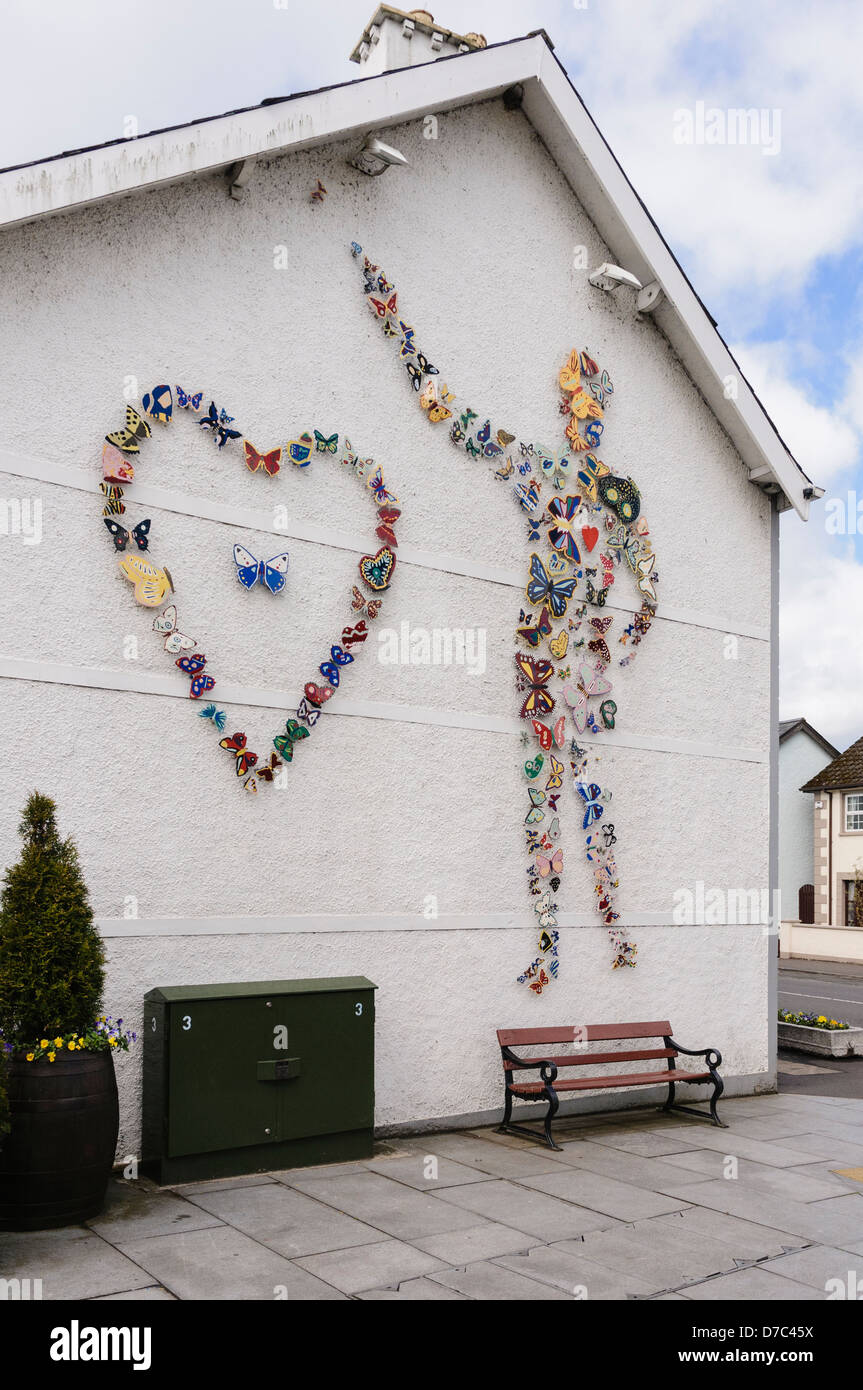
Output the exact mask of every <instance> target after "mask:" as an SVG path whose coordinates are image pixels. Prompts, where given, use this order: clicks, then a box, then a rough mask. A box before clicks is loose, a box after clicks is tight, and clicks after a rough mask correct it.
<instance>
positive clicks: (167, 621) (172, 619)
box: [153, 603, 195, 656]
mask: <svg viewBox="0 0 863 1390" xmlns="http://www.w3.org/2000/svg"><path fill="white" fill-rule="evenodd" d="M153 631H154V632H159V633H162V632H164V633H165V634H166V636H165V651H166V652H171V653H172V654H173V655H174V656H176V654H177V652H190V651H192V650H194V646H195V639H194V637H186V635H185V633H182V632H178V630H177V605H176V604H175V603H172V604H169V606H168V607H167V608H166V609H165V610H164V612H163V613H162V615H161V617H159V618H154V619H153Z"/></svg>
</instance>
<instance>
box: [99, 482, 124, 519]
mask: <svg viewBox="0 0 863 1390" xmlns="http://www.w3.org/2000/svg"><path fill="white" fill-rule="evenodd" d="M99 491H100V492H101V493H102V495H103V497H104V498H105V505H104V507H103V508H102V515H103V516H122V515H123V513H124V512H125V510H126V507H125V504H124V503H123V502H122V500H121V499H122V496H123V489H122V488H121V487H112V486H111V485H110V483H107V482H104V483H100V484H99Z"/></svg>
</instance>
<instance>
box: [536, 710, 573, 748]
mask: <svg viewBox="0 0 863 1390" xmlns="http://www.w3.org/2000/svg"><path fill="white" fill-rule="evenodd" d="M533 732H534V733H535V734H536V736H537V738H538V739H539V746H540V748H541V749H542V750H543V752H546V753H547V752H548V750H549V748H550V747H551V741H552V739H554V742H555V743H556V744H557V746H558V748H562V747H563V744H564V739H565V738H566V716H565V715H563V714H562V715H561V716H560V718H559V719H558V721H557V723H556V724H555V726H554V732H553V733H552V730H551V729H550V728H549V727H548V725H547V724H541V723H540V722H539V720H538V719H534V720H533Z"/></svg>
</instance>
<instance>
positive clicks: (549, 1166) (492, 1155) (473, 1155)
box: [408, 1134, 556, 1178]
mask: <svg viewBox="0 0 863 1390" xmlns="http://www.w3.org/2000/svg"><path fill="white" fill-rule="evenodd" d="M408 1148H409V1149H410V1151H411V1152H412V1153H419V1154H422V1155H428V1154H434V1155H437V1156H439V1157H441V1158H450V1159H452V1160H453V1161H454V1162H456V1163H462V1164H465V1165H466V1166H467V1167H469V1168H477V1169H479V1171H480V1172H481V1173H490V1174H491V1175H492V1176H493V1177H496V1178H521V1177H530V1176H531V1175H532V1174H535V1173H537V1174H538V1173H551V1172H554V1169H555V1166H556V1165H555V1163H554V1161H553V1159H550V1158H549V1157H548V1154H549V1153H550V1152H551V1150H546V1151H543V1150H542V1149H540V1148H539V1146H538V1145H536V1144H530V1143H528V1145H527V1147H520V1148H511V1147H510V1146H509V1145H506V1144H495V1143H492V1142H490V1141H489V1140H486V1139H480V1138H478V1137H477V1136H475V1135H470V1136H468V1135H462V1134H435V1135H430V1136H429V1137H428V1139H422V1140H417V1141H416V1142H412V1143H410V1144H409V1145H408Z"/></svg>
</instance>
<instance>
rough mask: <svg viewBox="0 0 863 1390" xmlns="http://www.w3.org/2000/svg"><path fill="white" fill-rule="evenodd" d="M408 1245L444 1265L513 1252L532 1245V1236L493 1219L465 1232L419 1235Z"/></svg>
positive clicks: (533, 1241)
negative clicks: (440, 1261) (413, 1246)
mask: <svg viewBox="0 0 863 1390" xmlns="http://www.w3.org/2000/svg"><path fill="white" fill-rule="evenodd" d="M410 1243H411V1245H417V1246H419V1248H420V1250H425V1251H426V1252H427V1253H428V1254H429V1255H434V1256H435V1257H436V1258H437V1259H439V1260H443V1262H444V1264H448V1265H467V1264H471V1263H472V1262H473V1261H474V1260H491V1259H493V1258H494V1257H495V1256H496V1255H514V1254H516V1253H518V1252H520V1251H523V1250H529V1249H530V1247H531V1246H532V1245H536V1243H537V1238H536V1236H531V1235H528V1234H527V1232H525V1231H515V1230H513V1229H512V1227H511V1226H501V1225H500V1224H499V1223H498V1222H496V1221H484V1222H483V1223H482V1224H481V1225H476V1226H469V1227H468V1228H467V1230H466V1231H450V1232H449V1233H447V1234H445V1235H440V1236H419V1237H417V1238H416V1239H414V1240H412V1241H411V1242H410Z"/></svg>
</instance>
